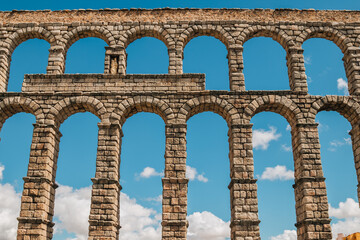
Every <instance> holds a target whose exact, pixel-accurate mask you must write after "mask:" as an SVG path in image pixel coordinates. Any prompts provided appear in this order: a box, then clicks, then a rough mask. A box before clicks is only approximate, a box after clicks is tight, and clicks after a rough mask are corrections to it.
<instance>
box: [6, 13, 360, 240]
mask: <svg viewBox="0 0 360 240" xmlns="http://www.w3.org/2000/svg"><path fill="white" fill-rule="evenodd" d="M202 35H206V36H213V37H215V38H217V39H219V40H220V41H221V42H222V43H224V44H225V46H226V48H227V51H228V63H229V82H230V91H209V90H205V76H204V75H203V74H183V71H182V59H183V49H184V47H185V45H186V44H187V43H188V42H189V41H190V40H191V39H192V38H195V37H197V36H202ZM260 36H264V37H271V38H272V39H274V40H275V41H277V42H278V43H280V44H281V46H282V47H283V48H284V49H285V51H286V54H287V57H286V60H287V67H288V76H289V90H288V91H246V89H245V82H246V79H245V78H244V75H243V57H242V53H243V45H244V43H245V42H246V41H247V40H249V39H251V38H254V37H260ZM86 37H97V38H101V39H103V40H104V41H105V42H106V43H107V44H108V46H107V47H106V53H105V63H104V74H64V70H65V60H66V53H67V50H68V49H69V47H70V46H71V45H72V44H73V43H74V42H76V41H77V40H79V39H81V38H86ZM142 37H154V38H157V39H159V40H161V41H163V42H164V43H165V45H166V46H167V48H168V53H169V72H168V74H163V75H129V74H126V56H127V55H126V47H127V46H128V45H129V44H130V43H131V42H133V41H135V40H136V39H139V38H142ZM32 38H40V39H44V40H46V41H47V42H49V44H50V49H49V59H48V67H47V73H46V74H37V75H26V76H25V79H24V82H23V86H22V91H21V92H16V93H15V92H7V85H8V78H9V68H10V62H11V55H12V53H13V51H14V49H15V48H16V47H17V46H18V45H19V44H20V43H22V42H24V41H26V40H28V39H32ZM309 38H325V39H328V40H330V41H332V42H334V43H335V44H336V45H337V46H338V47H339V48H340V49H341V51H342V52H343V54H344V57H343V61H344V68H345V71H346V75H347V79H348V84H349V92H350V95H349V96H325V97H321V96H313V95H309V94H308V89H307V81H306V74H305V66H304V56H303V50H302V44H303V42H304V41H306V40H307V39H309ZM359 45H360V12H358V11H315V10H287V9H283V10H259V9H255V10H241V9H154V10H141V9H132V10H111V9H105V10H63V11H46V10H44V11H12V12H0V111H1V114H0V127H1V126H2V124H3V123H4V122H5V121H6V119H7V118H9V117H11V116H12V115H14V114H16V113H19V112H27V113H31V114H33V115H35V117H36V123H35V124H34V132H33V139H32V144H31V152H30V158H29V166H28V173H27V176H26V177H24V182H25V183H24V190H23V195H22V199H21V201H22V204H21V211H20V216H19V218H18V220H19V225H18V235H17V239H19V240H25V239H39V240H49V239H51V238H52V233H53V225H54V224H53V222H52V220H53V214H54V198H55V189H56V184H55V176H56V164H57V156H58V152H59V142H60V138H61V133H60V131H59V127H60V125H61V124H62V122H63V121H64V120H65V119H66V118H68V117H69V116H71V115H72V114H75V113H77V112H85V111H87V112H91V113H93V114H95V115H96V116H98V117H99V119H100V120H101V122H100V123H99V134H98V149H97V160H96V174H95V176H94V178H92V182H93V186H92V197H91V211H90V216H89V223H90V226H89V239H109V240H110V239H113V240H115V239H118V238H119V232H120V239H121V230H120V220H119V194H120V190H121V186H120V184H119V168H120V167H121V164H120V149H121V138H122V130H121V128H122V125H123V123H124V122H125V121H126V119H127V118H128V117H130V116H131V115H133V114H135V113H137V112H142V111H146V112H152V113H156V114H158V115H160V116H161V117H162V119H163V120H164V122H165V124H166V150H165V169H164V174H165V175H164V177H163V179H162V182H163V202H162V204H163V212H162V239H164V240H174V239H178V240H180V239H181V240H185V239H186V232H187V224H188V223H187V220H186V215H187V183H188V179H187V178H186V175H185V172H186V122H187V120H188V119H189V118H190V117H192V116H193V115H195V114H197V113H200V112H203V111H212V112H215V113H217V114H219V115H221V116H222V117H223V118H224V119H225V120H226V122H227V124H228V127H229V132H228V135H229V161H230V178H231V182H230V184H229V189H230V196H231V226H230V228H231V239H233V240H235V239H236V240H243V239H247V240H250V239H260V233H259V219H258V207H257V185H256V179H255V178H254V172H253V169H254V167H253V153H252V125H251V124H250V120H251V118H252V117H253V116H254V115H255V114H257V113H259V112H262V111H271V112H275V113H278V114H280V115H282V116H283V117H284V118H286V120H287V121H288V122H289V124H290V126H291V135H292V149H293V156H294V166H295V184H294V191H295V199H296V204H295V205H296V216H297V223H296V227H297V234H298V239H299V240H304V239H328V240H329V239H331V226H330V219H329V214H328V201H327V194H326V186H325V181H324V177H323V172H322V165H321V159H320V144H319V137H318V129H317V124H316V123H315V117H316V114H317V113H318V112H320V111H323V110H326V111H337V112H339V113H340V114H341V115H343V116H344V117H345V118H346V119H347V120H348V121H349V122H350V123H351V126H352V130H351V132H350V134H351V139H352V146H353V152H354V162H355V168H356V172H357V177H358V180H359V181H360V106H359V101H360V99H359V94H360V71H359V70H360V64H359V63H360V49H359ZM355 188H356V187H355V186H354V191H355ZM357 191H358V195H359V196H360V187H359V186H358V188H357ZM120 204H121V203H120Z"/></svg>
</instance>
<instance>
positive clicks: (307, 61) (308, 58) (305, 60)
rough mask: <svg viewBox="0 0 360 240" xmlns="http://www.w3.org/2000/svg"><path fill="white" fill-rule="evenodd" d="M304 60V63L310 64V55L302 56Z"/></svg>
mask: <svg viewBox="0 0 360 240" xmlns="http://www.w3.org/2000/svg"><path fill="white" fill-rule="evenodd" d="M304 62H305V64H306V65H310V64H311V56H304Z"/></svg>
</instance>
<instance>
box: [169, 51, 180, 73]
mask: <svg viewBox="0 0 360 240" xmlns="http://www.w3.org/2000/svg"><path fill="white" fill-rule="evenodd" d="M168 53H169V74H182V73H183V49H182V48H169V49H168Z"/></svg>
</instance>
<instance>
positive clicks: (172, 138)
mask: <svg viewBox="0 0 360 240" xmlns="http://www.w3.org/2000/svg"><path fill="white" fill-rule="evenodd" d="M165 134H166V148H165V176H164V178H163V179H162V182H163V201H162V204H163V213H162V239H163V240H175V239H176V240H185V239H186V234H187V226H188V222H187V220H186V215H187V187H188V181H189V180H188V179H187V178H186V124H167V125H166V131H165Z"/></svg>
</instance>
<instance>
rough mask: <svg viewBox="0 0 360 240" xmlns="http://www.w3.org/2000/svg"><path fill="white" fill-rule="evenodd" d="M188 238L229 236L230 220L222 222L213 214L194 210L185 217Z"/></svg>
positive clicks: (203, 239)
mask: <svg viewBox="0 0 360 240" xmlns="http://www.w3.org/2000/svg"><path fill="white" fill-rule="evenodd" d="M187 219H188V221H189V228H188V233H187V239H189V240H225V239H228V238H230V227H229V225H230V222H224V221H223V220H222V219H220V218H218V217H217V216H215V215H214V214H212V213H210V212H207V211H204V212H201V213H200V212H195V213H193V214H191V215H190V216H188V217H187Z"/></svg>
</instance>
